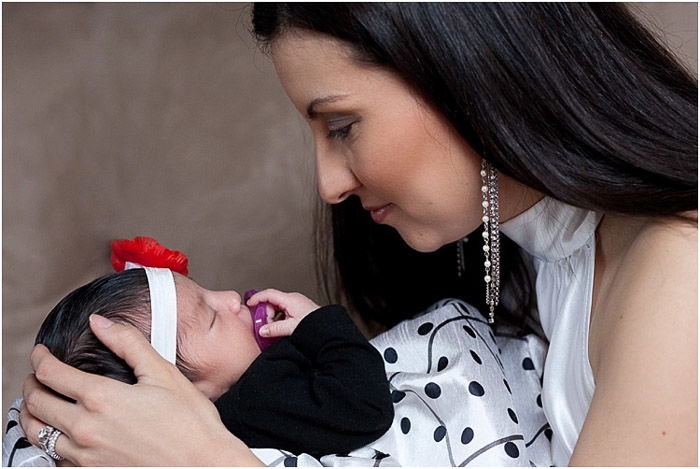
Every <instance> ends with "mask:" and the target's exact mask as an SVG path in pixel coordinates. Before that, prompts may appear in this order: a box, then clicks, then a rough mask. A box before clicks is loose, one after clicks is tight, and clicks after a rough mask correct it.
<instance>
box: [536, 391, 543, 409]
mask: <svg viewBox="0 0 700 469" xmlns="http://www.w3.org/2000/svg"><path fill="white" fill-rule="evenodd" d="M537 407H542V394H539V395H538V396H537Z"/></svg>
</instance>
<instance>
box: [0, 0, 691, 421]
mask: <svg viewBox="0 0 700 469" xmlns="http://www.w3.org/2000/svg"><path fill="white" fill-rule="evenodd" d="M634 8H637V9H639V11H641V13H642V14H643V15H644V16H645V17H646V18H650V19H651V20H652V21H653V22H654V23H655V24H656V26H657V30H658V31H659V32H660V34H661V35H662V36H663V37H664V39H665V40H667V41H668V42H669V43H670V44H671V45H672V47H673V48H674V49H675V50H677V51H678V53H679V55H680V56H681V57H682V58H683V59H684V60H686V61H687V62H688V64H689V66H690V67H691V68H693V69H695V70H697V5H696V4H693V3H685V4H671V3H659V4H655V3H646V4H639V5H635V6H634ZM2 12H3V33H2V34H3V58H2V61H3V63H2V64H3V72H4V73H3V83H2V86H3V90H2V91H3V142H2V145H3V147H2V150H3V161H2V163H3V168H2V169H3V173H2V183H3V184H2V188H3V189H2V195H3V218H2V220H3V240H2V241H3V243H2V247H3V250H2V252H3V262H2V266H3V270H2V272H3V278H2V282H3V283H2V285H3V289H2V293H3V298H2V308H3V346H2V351H3V408H4V409H7V407H8V406H9V403H10V401H11V400H12V399H13V398H14V397H16V396H18V395H19V394H20V392H21V382H22V380H23V379H24V377H25V376H26V374H27V373H28V372H29V371H30V367H29V362H28V356H29V352H30V351H31V348H32V345H33V343H34V337H35V335H36V332H37V330H38V328H39V325H40V324H41V322H42V320H43V318H44V317H45V315H46V313H47V312H48V311H49V310H50V309H51V308H52V307H53V306H54V305H55V304H56V302H57V301H58V300H59V299H60V298H62V297H63V296H64V295H65V294H66V293H68V292H69V291H70V290H72V289H74V288H76V287H78V286H80V285H82V284H84V283H86V282H88V281H90V280H92V279H94V278H96V277H97V276H100V275H102V274H105V273H108V272H110V270H111V266H110V264H109V260H108V255H109V248H108V241H109V240H110V239H112V238H120V237H133V236H136V235H149V236H153V237H155V238H157V239H159V240H161V241H162V242H163V243H164V244H165V245H166V246H169V247H171V248H174V249H178V250H181V251H183V252H184V253H186V254H187V255H188V256H189V258H190V272H191V275H192V277H193V278H194V279H196V280H197V281H199V282H200V283H201V284H202V285H204V286H205V287H208V288H212V289H229V288H233V289H237V290H239V291H243V290H244V289H248V288H253V287H256V288H261V287H267V286H274V287H276V288H280V289H286V290H297V291H301V292H304V293H306V294H308V295H311V296H316V297H317V290H316V288H315V282H314V276H313V270H312V265H313V264H312V246H311V214H312V207H313V206H314V203H315V197H316V196H315V187H314V186H313V175H312V172H313V159H312V155H311V145H310V141H309V137H308V134H307V131H306V129H305V124H304V123H303V121H302V119H301V118H300V117H299V116H298V115H297V114H296V111H295V110H294V109H293V108H292V106H291V104H290V103H289V102H288V101H287V98H286V97H285V96H284V93H283V91H282V89H281V87H280V85H279V84H278V82H277V78H276V76H275V74H274V71H273V69H272V66H271V64H270V62H269V59H268V58H267V57H265V56H264V55H263V54H262V53H261V52H260V51H258V50H257V49H256V47H255V44H254V42H253V41H252V39H251V36H250V34H249V32H248V29H249V14H250V11H249V6H247V5H245V4H221V3H220V4H205V3H199V4H186V3H178V4H172V3H164V4H138V3H119V4H107V3H101V4H88V3H82V4H58V3H50V4H22V3H13V4H8V3H5V4H3V8H2Z"/></svg>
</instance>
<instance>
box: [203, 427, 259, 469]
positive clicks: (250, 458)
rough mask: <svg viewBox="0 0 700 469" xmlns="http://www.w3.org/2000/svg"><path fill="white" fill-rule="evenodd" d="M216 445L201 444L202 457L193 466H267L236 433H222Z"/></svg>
mask: <svg viewBox="0 0 700 469" xmlns="http://www.w3.org/2000/svg"><path fill="white" fill-rule="evenodd" d="M217 440H218V441H217V442H216V443H215V444H214V445H204V446H200V448H202V452H201V453H202V454H201V459H198V460H197V461H194V462H192V461H191V463H192V464H191V465H192V466H214V467H225V466H228V467H231V466H235V467H265V464H264V463H263V462H262V461H260V459H258V458H257V456H255V454H253V452H252V451H251V450H250V448H248V447H247V446H246V445H245V443H243V442H242V441H241V440H240V439H238V438H237V437H236V436H235V435H233V434H231V433H228V430H226V435H222V437H221V438H218V439H217Z"/></svg>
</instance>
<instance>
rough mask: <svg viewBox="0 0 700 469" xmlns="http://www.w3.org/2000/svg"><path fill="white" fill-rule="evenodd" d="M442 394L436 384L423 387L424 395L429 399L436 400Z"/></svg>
mask: <svg viewBox="0 0 700 469" xmlns="http://www.w3.org/2000/svg"><path fill="white" fill-rule="evenodd" d="M440 394H442V389H440V386H438V385H437V384H436V383H428V384H426V385H425V395H426V396H428V397H429V398H431V399H437V398H438V397H440Z"/></svg>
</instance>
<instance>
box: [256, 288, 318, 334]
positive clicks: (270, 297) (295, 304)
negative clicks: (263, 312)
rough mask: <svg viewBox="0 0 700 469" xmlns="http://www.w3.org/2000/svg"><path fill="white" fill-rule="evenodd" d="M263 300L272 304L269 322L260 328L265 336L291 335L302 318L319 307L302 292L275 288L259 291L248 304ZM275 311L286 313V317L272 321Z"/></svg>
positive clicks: (269, 310) (269, 311)
mask: <svg viewBox="0 0 700 469" xmlns="http://www.w3.org/2000/svg"><path fill="white" fill-rule="evenodd" d="M263 301H264V302H266V303H268V305H269V306H272V308H269V309H268V317H267V320H268V324H267V325H266V326H263V327H262V328H261V329H260V335H261V336H263V337H280V336H288V335H291V334H292V332H294V329H296V327H297V326H298V325H299V322H300V321H301V320H302V319H304V318H305V317H306V316H308V315H309V314H310V313H312V312H314V311H316V310H317V309H318V308H319V306H318V305H317V304H316V303H314V302H313V301H311V300H310V299H309V298H307V297H305V296H304V295H302V294H301V293H285V292H281V291H279V290H275V289H273V288H268V289H267V290H262V291H259V292H257V293H256V294H254V295H253V296H251V297H250V298H249V299H248V302H247V305H248V306H250V307H254V306H255V305H257V304H258V303H261V302H263ZM275 311H279V312H282V313H284V315H285V317H284V319H280V320H278V321H274V322H272V321H273V319H274V317H273V316H274V314H275Z"/></svg>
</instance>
